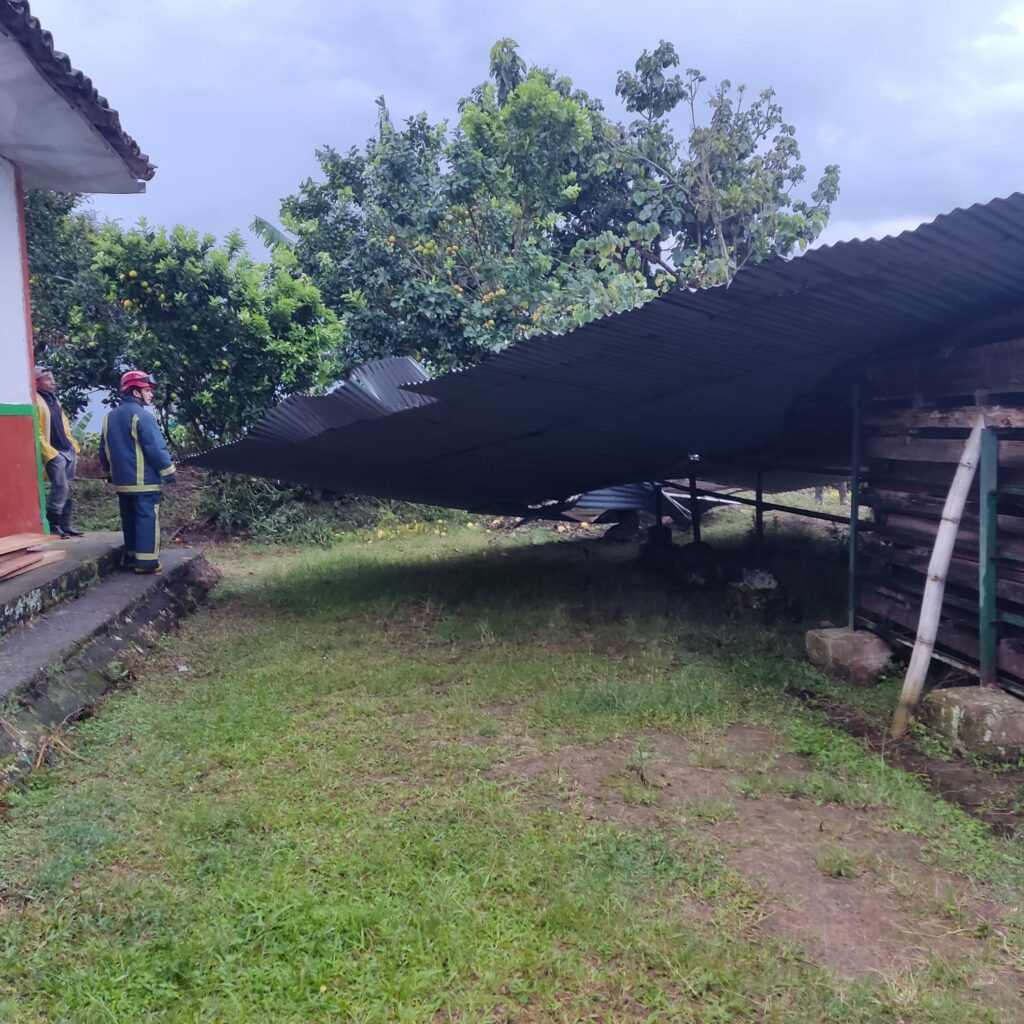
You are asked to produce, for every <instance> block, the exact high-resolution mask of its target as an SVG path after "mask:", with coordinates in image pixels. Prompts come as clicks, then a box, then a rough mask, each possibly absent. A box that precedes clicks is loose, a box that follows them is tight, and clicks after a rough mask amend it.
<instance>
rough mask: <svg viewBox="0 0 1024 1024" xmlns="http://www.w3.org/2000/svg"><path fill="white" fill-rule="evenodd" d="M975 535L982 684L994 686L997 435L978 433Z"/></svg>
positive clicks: (996, 660)
mask: <svg viewBox="0 0 1024 1024" xmlns="http://www.w3.org/2000/svg"><path fill="white" fill-rule="evenodd" d="M980 476H981V480H980V485H979V498H980V508H979V514H980V517H981V530H980V533H979V536H978V628H979V637H978V639H979V644H978V648H979V651H980V658H979V661H980V665H979V671H980V674H981V684H982V686H991V687H995V686H996V685H997V684H996V676H997V675H998V673H999V608H998V593H997V589H996V581H997V573H998V568H997V565H996V558H997V557H998V544H999V437H998V435H997V434H996V432H995V431H994V430H984V431H982V434H981V466H980Z"/></svg>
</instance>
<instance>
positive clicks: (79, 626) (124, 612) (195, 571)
mask: <svg viewBox="0 0 1024 1024" xmlns="http://www.w3.org/2000/svg"><path fill="white" fill-rule="evenodd" d="M163 563H164V572H163V574H162V575H160V576H136V575H134V574H131V573H123V574H121V573H119V574H117V575H116V576H113V577H110V578H108V579H106V580H104V581H103V582H102V583H100V584H99V585H97V586H95V587H92V588H91V589H89V590H88V591H86V592H85V593H83V594H82V595H80V596H79V597H77V598H74V599H73V600H70V601H65V602H63V603H62V604H61V605H60V606H59V607H57V608H55V609H54V610H52V611H51V612H50V613H49V614H47V615H45V616H42V617H41V618H39V619H35V620H33V621H32V622H31V623H29V624H27V625H25V626H23V627H22V628H21V629H19V630H17V631H16V632H14V633H13V634H11V635H10V636H9V637H7V638H6V639H4V640H3V641H2V642H0V782H5V781H12V780H13V779H14V778H16V777H17V776H19V775H21V774H23V773H24V772H26V771H28V770H30V769H31V768H32V767H33V765H34V764H35V762H36V760H37V757H38V755H39V752H40V750H45V746H46V742H47V739H48V738H49V737H52V736H53V735H54V731H55V730H56V729H58V728H59V727H60V726H62V725H63V724H65V723H66V722H68V721H69V720H73V719H74V718H76V717H79V716H80V715H82V714H83V713H86V712H87V711H88V710H89V709H90V708H91V706H92V705H93V704H94V703H95V702H96V701H97V699H98V698H100V697H101V696H103V694H105V693H106V692H108V691H109V690H111V689H113V688H114V687H116V686H117V685H119V684H122V683H123V682H124V681H125V680H127V679H130V678H131V670H132V664H133V662H134V661H137V660H138V659H139V658H140V656H141V655H143V654H144V653H145V651H146V650H147V649H148V648H150V647H152V645H153V643H154V641H155V640H156V638H157V637H158V636H160V635H161V634H163V633H166V632H168V630H170V629H172V628H173V627H174V626H175V625H176V624H177V622H178V621H179V620H180V619H181V618H182V617H183V616H185V615H187V614H189V613H190V612H192V611H194V610H195V609H196V608H197V607H198V606H199V605H200V604H201V603H202V602H203V601H204V600H205V599H206V597H207V596H208V594H209V592H210V591H211V590H212V588H213V587H214V586H215V584H216V582H217V580H218V578H219V577H218V574H217V572H216V570H215V569H214V568H213V567H212V566H211V565H210V564H209V563H208V562H207V561H206V559H205V558H204V557H203V556H202V554H201V553H200V552H198V551H189V550H184V551H169V552H166V553H165V556H164V558H163Z"/></svg>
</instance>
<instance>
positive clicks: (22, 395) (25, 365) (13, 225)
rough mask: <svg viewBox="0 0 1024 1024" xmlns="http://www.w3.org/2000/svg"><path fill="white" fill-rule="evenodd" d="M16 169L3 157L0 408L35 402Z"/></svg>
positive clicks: (0, 173)
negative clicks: (27, 323)
mask: <svg viewBox="0 0 1024 1024" xmlns="http://www.w3.org/2000/svg"><path fill="white" fill-rule="evenodd" d="M20 201H21V199H20V196H19V195H18V188H17V184H16V182H15V178H14V167H13V166H12V165H11V163H10V162H9V161H7V160H4V159H3V158H2V157H0V405H24V404H27V403H29V402H31V401H32V400H33V397H34V395H33V391H32V384H31V379H32V378H31V371H32V367H31V366H30V365H29V358H30V356H29V351H30V348H29V339H28V337H27V326H26V318H25V281H24V277H23V275H24V266H23V263H22V252H21V230H20V227H19V218H18V210H19V203H20Z"/></svg>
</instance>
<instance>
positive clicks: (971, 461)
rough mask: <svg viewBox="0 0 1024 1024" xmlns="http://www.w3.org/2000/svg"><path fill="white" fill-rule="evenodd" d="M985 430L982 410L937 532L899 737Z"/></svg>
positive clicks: (923, 668)
mask: <svg viewBox="0 0 1024 1024" xmlns="http://www.w3.org/2000/svg"><path fill="white" fill-rule="evenodd" d="M984 429H985V415H984V413H979V415H978V417H977V418H976V419H975V421H974V426H973V427H972V428H971V433H970V436H969V437H968V438H967V441H966V443H965V444H964V450H963V454H962V455H961V456H960V464H959V465H958V466H957V468H956V473H955V474H954V476H953V482H952V484H950V486H949V493H948V494H947V495H946V504H945V505H944V506H943V509H942V520H941V521H940V523H939V529H938V531H937V533H936V534H935V546H934V547H933V548H932V557H931V560H930V561H929V562H928V582H927V583H926V584H925V588H924V597H922V599H921V617H920V618H919V619H918V623H917V638H916V639H915V641H914V651H913V653H912V654H911V656H910V665H909V666H908V668H907V675H906V678H905V679H904V680H903V691H902V692H901V693H900V699H899V703H898V704H897V705H896V713H895V714H894V715H893V716H892V727H891V729H890V734H891V735H892V738H893V739H899V738H900V737H901V736H902V735H903V734H904V733H905V732H906V731H907V725H908V723H909V721H910V712H911V711H912V710H913V709H914V706H915V705H916V704H917V701H918V698H919V697H920V696H921V689H922V688H923V686H924V680H925V676H926V675H927V674H928V666H929V665H930V664H931V660H932V651H933V650H934V648H935V637H936V635H937V634H938V631H939V616H940V615H941V613H942V598H943V595H944V594H945V591H946V573H947V571H948V570H949V562H950V559H951V558H952V557H953V545H954V544H955V543H956V535H957V531H958V530H959V529H960V519H961V517H962V516H963V514H964V505H966V504H967V495H968V494H969V493H970V490H971V483H972V482H973V481H974V474H975V471H976V470H977V468H978V459H979V456H980V454H981V433H982V431H983V430H984Z"/></svg>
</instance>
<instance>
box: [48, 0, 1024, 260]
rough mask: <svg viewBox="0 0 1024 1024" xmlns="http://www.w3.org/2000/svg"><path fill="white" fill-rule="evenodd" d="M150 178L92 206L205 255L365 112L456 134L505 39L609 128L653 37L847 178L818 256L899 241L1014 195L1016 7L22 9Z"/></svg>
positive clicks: (228, 5) (931, 0)
mask: <svg viewBox="0 0 1024 1024" xmlns="http://www.w3.org/2000/svg"><path fill="white" fill-rule="evenodd" d="M32 10H33V12H34V13H35V14H36V15H37V16H38V17H39V18H40V20H41V21H42V23H43V25H44V26H45V27H46V28H47V29H49V30H50V31H51V32H52V33H53V35H54V38H55V42H56V45H57V47H58V48H59V49H62V50H64V51H65V52H67V53H69V54H70V56H71V58H72V61H73V63H74V64H75V66H76V67H78V68H80V69H81V70H83V71H85V72H86V73H87V74H89V75H90V76H92V78H93V80H94V82H95V83H96V85H97V87H98V88H99V90H100V92H101V93H103V94H104V95H106V96H107V98H108V99H109V100H110V102H111V104H112V105H113V106H114V107H116V108H117V109H118V110H119V111H120V112H121V117H122V122H123V123H124V125H125V127H126V129H127V130H128V132H129V133H130V134H132V135H133V136H134V137H135V138H136V139H137V140H138V141H139V142H140V144H141V145H142V148H143V150H144V151H145V152H147V153H149V155H150V157H151V159H152V160H153V162H154V163H155V164H157V165H158V168H159V169H158V171H157V175H156V178H155V179H154V180H153V181H152V182H151V183H150V185H149V191H148V193H147V194H146V195H145V196H129V197H97V199H96V201H95V205H96V208H97V209H98V210H99V211H100V212H101V213H102V214H106V215H109V216H113V217H117V218H119V219H121V220H123V221H125V222H131V221H134V220H135V219H136V218H137V217H139V216H145V217H147V218H148V219H149V220H150V221H152V222H157V223H175V222H180V223H184V224H186V225H188V226H190V227H195V228H198V229H201V230H204V231H212V232H214V233H216V234H218V235H220V234H223V233H224V232H226V231H228V230H230V229H231V228H234V227H238V228H243V229H244V228H246V226H247V225H248V224H249V222H250V221H251V220H252V217H253V215H254V214H256V213H259V214H261V215H264V216H266V217H269V218H274V217H276V214H277V209H278V204H279V201H280V199H281V197H282V196H284V195H286V194H288V193H289V192H292V191H294V190H295V188H296V186H297V185H298V184H299V183H300V182H301V181H302V180H303V179H304V178H306V177H308V176H310V175H312V174H315V172H316V162H315V158H314V150H315V149H316V147H317V146H319V145H322V144H324V143H329V144H331V145H333V146H335V147H336V148H341V149H343V148H347V147H348V146H350V145H353V144H357V145H358V144H361V143H362V142H363V141H364V140H365V139H366V138H367V136H368V135H369V134H370V133H371V132H372V130H373V126H374V115H375V108H374V98H375V97H376V96H378V95H380V94H383V95H384V96H385V97H386V98H387V101H388V105H389V107H390V108H391V111H392V114H393V116H395V117H396V118H401V117H406V116H408V115H411V114H414V113H416V112H418V111H421V110H425V111H427V112H428V113H429V114H430V116H431V117H432V118H434V119H441V118H444V117H450V116H451V115H452V114H453V113H454V111H455V105H456V103H457V101H458V99H459V97H460V96H463V95H465V94H466V92H468V90H469V88H470V87H471V86H472V85H473V84H475V83H477V82H479V81H481V80H482V79H483V78H485V77H486V74H487V59H488V51H489V49H490V46H491V44H492V43H493V42H494V41H495V40H496V39H498V38H500V37H502V36H511V37H513V38H514V39H516V40H517V41H518V42H519V44H520V53H521V54H522V55H523V57H524V58H525V59H526V60H527V62H528V63H531V64H533V63H536V64H541V65H545V66H548V67H552V68H557V69H558V70H559V71H560V72H562V73H563V74H567V75H569V76H570V77H571V78H572V79H573V80H574V81H575V83H576V84H577V85H579V86H581V87H582V88H585V89H586V90H587V91H588V92H590V93H591V94H592V95H595V96H598V97H601V98H602V99H603V100H604V101H605V104H606V108H607V110H608V111H609V113H611V114H612V115H613V116H616V117H619V116H621V108H620V107H619V106H618V104H617V101H616V98H615V95H614V85H615V77H616V73H617V72H618V70H619V69H621V68H626V67H632V64H633V62H634V61H635V59H636V57H637V56H638V55H639V54H640V52H641V51H642V50H643V49H644V48H648V49H650V48H652V47H654V46H656V45H657V43H658V40H659V39H668V40H671V41H672V42H674V43H675V45H676V48H677V50H678V51H679V53H680V56H681V58H682V61H683V64H684V66H693V67H698V68H700V69H701V70H702V71H704V73H705V74H706V75H707V76H708V78H709V79H710V80H717V79H720V78H729V79H731V80H732V81H733V82H744V83H746V84H747V85H748V86H749V87H750V88H751V89H760V88H763V87H765V86H772V87H774V88H775V90H776V92H777V94H778V99H779V101H780V102H781V103H782V105H783V108H784V110H785V114H786V117H787V119H788V120H790V121H791V122H793V123H794V124H795V125H796V128H797V138H798V140H799V142H800V145H801V149H802V152H803V158H804V162H805V163H806V164H807V168H808V179H809V181H812V180H813V181H816V180H817V176H818V174H819V173H820V170H821V168H822V167H823V165H824V164H826V163H830V162H834V163H838V164H839V165H840V166H841V168H842V193H841V196H840V199H839V202H838V204H837V206H836V207H835V210H834V213H833V219H832V223H831V225H830V226H829V229H828V234H827V240H829V241H835V240H837V239H840V238H850V237H866V236H869V235H881V234H886V233H890V232H892V231H899V230H901V229H903V228H905V227H910V226H913V225H915V224H918V223H920V222H921V221H922V220H929V219H931V218H932V217H933V216H935V215H936V214H938V213H942V212H944V211H947V210H950V209H952V208H953V207H956V206H961V205H969V204H971V203H974V202H979V201H986V200H988V199H991V198H993V197H994V196H998V195H1006V194H1009V193H1010V192H1013V191H1016V190H1018V189H1020V188H1021V187H1022V185H1024V172H1022V171H1021V170H1020V168H1021V166H1022V165H1024V159H1022V158H1024V132H1022V130H1021V129H1022V127H1024V116H1022V115H1024V0H972V2H970V3H964V2H963V0H826V2H822V0H772V2H769V0H733V2H732V3H731V4H728V5H723V4H714V3H708V2H707V0H703V2H700V3H697V2H694V0H674V2H671V0H667V2H666V0H646V2H644V3H642V4H636V5H635V6H634V5H633V4H620V3H616V4H612V3H609V2H604V3H602V2H600V0H598V2H595V0H587V2H583V0H557V2H556V0H515V2H507V0H491V2H489V3H481V2H478V0H472V2H471V0H376V2H367V0H347V2H344V3H338V2H330V0H145V2H142V3H140V2H139V0H92V2H89V3H83V2H82V0H32Z"/></svg>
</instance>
